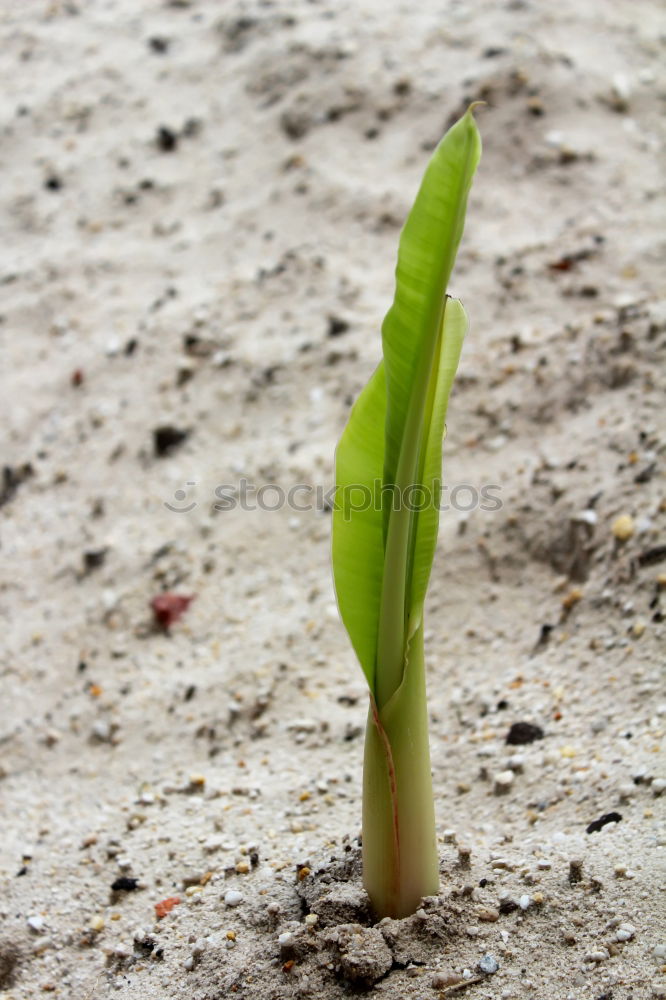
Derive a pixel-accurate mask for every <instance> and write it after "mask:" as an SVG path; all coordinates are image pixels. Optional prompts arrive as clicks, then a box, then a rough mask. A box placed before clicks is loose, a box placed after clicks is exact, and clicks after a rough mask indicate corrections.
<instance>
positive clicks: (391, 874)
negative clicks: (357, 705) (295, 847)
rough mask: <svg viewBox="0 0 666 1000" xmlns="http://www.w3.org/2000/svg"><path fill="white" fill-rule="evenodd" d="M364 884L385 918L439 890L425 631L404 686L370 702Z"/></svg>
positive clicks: (415, 643)
mask: <svg viewBox="0 0 666 1000" xmlns="http://www.w3.org/2000/svg"><path fill="white" fill-rule="evenodd" d="M363 881H364V884H365V888H366V891H367V893H368V895H369V896H370V900H371V902H372V905H373V907H374V909H375V911H376V913H377V915H378V916H379V917H380V918H381V917H386V916H389V917H405V916H409V915H410V914H411V913H413V912H414V911H415V910H416V909H417V907H418V905H419V901H420V900H421V898H422V897H423V896H432V895H436V893H437V892H438V891H439V859H438V855H437V839H436V835H435V810H434V803H433V795H432V778H431V775H430V749H429V745H428V710H427V703H426V686H425V663H424V658H423V625H422V624H421V625H419V627H418V628H417V630H416V632H415V633H414V636H413V637H412V640H411V642H410V644H409V647H408V650H407V657H406V663H405V670H404V674H403V679H402V683H401V685H400V687H399V688H398V690H397V691H396V692H395V694H394V695H393V696H392V697H391V698H390V700H389V701H388V702H387V703H386V704H385V705H384V706H383V707H382V708H377V705H376V702H375V701H374V699H372V698H371V706H370V712H369V715H368V723H367V728H366V738H365V759H364V765H363Z"/></svg>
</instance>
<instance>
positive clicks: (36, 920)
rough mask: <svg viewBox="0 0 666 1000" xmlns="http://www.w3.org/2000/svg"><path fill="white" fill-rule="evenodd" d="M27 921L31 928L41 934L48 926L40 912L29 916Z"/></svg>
mask: <svg viewBox="0 0 666 1000" xmlns="http://www.w3.org/2000/svg"><path fill="white" fill-rule="evenodd" d="M26 923H27V925H28V927H29V928H30V930H31V931H34V932H35V934H41V932H42V931H43V930H44V927H45V926H46V921H45V920H44V917H40V916H39V914H33V915H32V916H30V917H28V919H27V920H26Z"/></svg>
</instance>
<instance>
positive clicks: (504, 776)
mask: <svg viewBox="0 0 666 1000" xmlns="http://www.w3.org/2000/svg"><path fill="white" fill-rule="evenodd" d="M513 779H514V773H513V771H500V773H499V774H496V775H495V783H494V792H495V795H506V793H507V792H508V791H509V790H510V788H511V785H512V784H513Z"/></svg>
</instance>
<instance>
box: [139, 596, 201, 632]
mask: <svg viewBox="0 0 666 1000" xmlns="http://www.w3.org/2000/svg"><path fill="white" fill-rule="evenodd" d="M195 596H196V595H195V594H189V595H187V594H172V593H171V592H170V591H167V593H166V594H158V595H157V597H153V599H152V601H151V602H150V606H151V608H152V611H153V615H154V616H155V621H156V622H157V624H158V625H161V626H162V628H164V629H168V628H170V627H171V626H172V625H173V623H174V622H177V621H178V619H179V618H182V616H183V615H184V614H185V612H186V611H187V609H188V608H189V606H190V604H191V603H192V601H193V600H194V598H195Z"/></svg>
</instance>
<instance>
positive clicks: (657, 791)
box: [651, 778, 666, 795]
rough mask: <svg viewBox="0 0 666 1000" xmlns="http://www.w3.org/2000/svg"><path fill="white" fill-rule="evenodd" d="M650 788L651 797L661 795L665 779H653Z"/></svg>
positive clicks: (664, 787) (664, 786)
mask: <svg viewBox="0 0 666 1000" xmlns="http://www.w3.org/2000/svg"><path fill="white" fill-rule="evenodd" d="M651 787H652V794H653V795H661V793H662V792H663V791H664V790H665V789H666V778H655V779H654V781H653V782H652V786H651Z"/></svg>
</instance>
